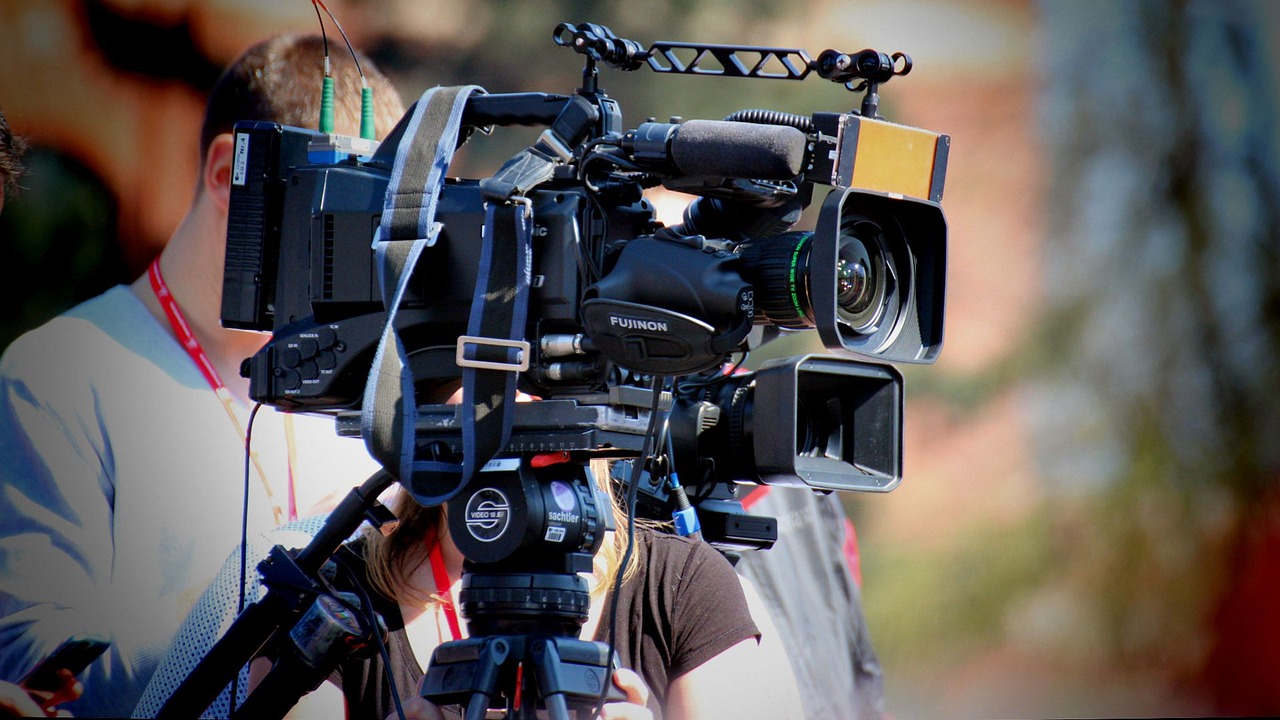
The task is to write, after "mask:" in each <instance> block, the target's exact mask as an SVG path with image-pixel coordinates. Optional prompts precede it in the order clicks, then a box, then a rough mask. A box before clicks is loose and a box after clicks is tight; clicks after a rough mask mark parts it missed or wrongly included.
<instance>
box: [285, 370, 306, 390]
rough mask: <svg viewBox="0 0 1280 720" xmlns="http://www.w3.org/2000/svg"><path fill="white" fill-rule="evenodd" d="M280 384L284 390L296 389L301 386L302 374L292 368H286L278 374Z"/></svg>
mask: <svg viewBox="0 0 1280 720" xmlns="http://www.w3.org/2000/svg"><path fill="white" fill-rule="evenodd" d="M280 384H281V385H283V386H284V389H285V390H297V389H298V388H300V387H302V376H301V375H299V374H298V373H297V372H295V371H293V370H286V371H284V372H283V373H281V375H280Z"/></svg>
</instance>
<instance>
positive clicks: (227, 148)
mask: <svg viewBox="0 0 1280 720" xmlns="http://www.w3.org/2000/svg"><path fill="white" fill-rule="evenodd" d="M234 156H235V141H234V138H233V136H232V135H231V133H222V134H220V135H218V136H216V137H214V138H213V140H212V141H210V142H209V151H208V152H207V153H206V154H205V161H204V171H203V172H202V174H201V178H200V182H201V184H202V185H203V186H204V191H205V192H206V193H208V195H209V197H210V198H211V199H212V200H213V201H214V203H216V204H217V206H218V207H219V208H221V209H222V211H223V212H224V213H225V212H227V207H228V206H229V205H230V204H231V163H232V160H233V159H234Z"/></svg>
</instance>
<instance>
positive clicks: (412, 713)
mask: <svg viewBox="0 0 1280 720" xmlns="http://www.w3.org/2000/svg"><path fill="white" fill-rule="evenodd" d="M401 707H403V708H404V717H405V720H444V713H442V712H440V708H438V707H436V706H435V705H434V704H432V702H431V701H430V700H427V699H426V698H421V697H416V696H415V697H411V698H409V699H407V700H405V701H404V702H403V703H401ZM387 720H400V716H399V715H398V714H396V713H391V714H390V715H388V716H387Z"/></svg>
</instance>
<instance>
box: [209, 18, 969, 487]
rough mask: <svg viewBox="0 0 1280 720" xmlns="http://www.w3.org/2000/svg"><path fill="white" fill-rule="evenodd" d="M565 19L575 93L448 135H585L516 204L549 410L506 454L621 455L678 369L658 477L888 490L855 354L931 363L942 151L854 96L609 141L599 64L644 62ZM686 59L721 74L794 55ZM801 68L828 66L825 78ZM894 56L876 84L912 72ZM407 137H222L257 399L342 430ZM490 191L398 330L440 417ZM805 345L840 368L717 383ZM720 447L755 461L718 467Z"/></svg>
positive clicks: (870, 390)
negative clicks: (660, 192)
mask: <svg viewBox="0 0 1280 720" xmlns="http://www.w3.org/2000/svg"><path fill="white" fill-rule="evenodd" d="M565 27H566V26H564V25H562V26H561V27H560V28H557V36H556V37H557V43H558V44H563V45H572V46H573V47H574V49H575V50H577V51H578V52H580V53H583V54H587V55H588V57H589V59H588V67H589V68H591V69H592V72H591V73H586V72H584V87H583V88H581V89H579V90H578V92H577V93H576V94H575V95H572V96H562V95H553V94H545V93H520V94H494V95H488V94H483V93H480V94H476V95H474V96H472V97H471V98H469V99H468V100H467V105H466V109H465V111H464V113H463V115H462V122H463V133H464V136H465V135H469V134H470V133H471V132H472V131H473V130H475V129H477V128H485V129H488V128H492V127H501V126H506V125H535V126H537V125H542V126H548V127H550V128H551V129H552V130H554V129H555V128H557V127H560V126H562V125H563V124H564V122H565V120H564V118H565V117H570V118H571V119H573V120H574V122H576V123H577V127H580V128H586V129H585V130H584V131H581V132H578V133H577V134H576V135H574V136H573V138H572V141H571V142H568V143H556V142H552V141H548V140H547V137H548V134H549V133H551V131H550V130H549V131H548V132H547V133H544V134H543V137H542V138H540V140H539V143H540V145H538V146H536V147H538V148H539V149H540V150H541V151H542V153H543V155H548V156H549V155H551V154H552V153H551V150H554V151H555V154H559V155H560V157H559V158H558V159H555V161H554V172H553V173H552V174H551V176H550V179H549V180H547V181H545V182H542V183H540V184H538V185H537V186H536V187H535V188H533V189H532V190H530V191H529V192H528V193H527V201H528V202H529V203H530V205H531V208H532V217H533V233H532V235H533V237H532V253H531V255H532V282H531V286H530V289H529V309H528V315H527V317H528V321H527V324H526V327H525V335H524V337H525V340H526V341H527V342H528V344H529V348H530V352H529V353H528V357H527V358H526V359H527V361H528V367H527V369H526V370H523V371H521V372H520V374H519V383H520V388H521V389H522V390H525V391H526V392H528V393H530V394H532V395H536V396H538V397H540V398H543V399H544V400H548V401H558V402H545V403H536V404H534V407H529V408H523V409H518V412H517V413H516V420H515V424H514V427H513V431H512V434H511V438H512V439H511V441H510V442H511V445H510V446H509V448H508V450H509V451H511V452H532V451H544V450H565V451H573V452H578V453H585V454H593V453H594V454H607V455H609V456H613V457H619V456H621V457H625V456H627V455H628V454H630V455H631V456H634V454H635V453H636V452H637V451H638V450H639V449H640V442H639V438H640V437H641V436H643V435H644V434H645V432H644V422H643V418H644V417H645V415H646V413H647V408H648V407H650V402H649V399H650V398H651V397H652V393H651V392H649V391H647V390H646V385H645V384H644V382H643V381H644V379H645V378H648V377H653V376H663V377H676V378H677V382H676V384H675V390H676V391H675V393H674V395H675V398H676V399H675V401H674V402H672V401H670V400H669V399H668V400H664V401H663V404H662V409H663V410H664V411H670V412H671V416H672V422H671V428H672V433H674V434H675V435H676V437H675V442H674V443H673V447H674V448H676V450H675V452H676V454H677V456H678V457H677V458H676V459H675V460H674V461H673V466H674V467H682V468H687V469H691V470H693V471H694V472H693V475H694V477H693V478H692V479H691V480H692V482H695V483H701V482H704V481H705V482H727V481H732V480H745V481H750V482H765V483H778V482H782V483H787V482H791V483H793V484H801V485H809V486H812V487H815V488H818V489H823V490H833V489H835V490H869V491H880V492H883V491H886V490H888V489H891V488H892V487H893V486H894V485H896V484H897V481H898V480H899V479H900V467H901V395H902V387H901V384H902V383H901V376H900V375H899V374H898V373H897V372H896V371H894V370H892V368H887V367H882V366H870V365H865V364H864V363H859V362H855V361H854V360H853V359H852V358H860V359H862V360H876V361H882V362H885V361H887V362H909V363H927V362H932V361H933V360H934V359H935V358H936V356H937V353H938V351H939V350H940V348H941V342H942V316H943V312H942V311H943V299H944V294H945V293H944V278H945V263H946V260H945V258H946V222H945V219H944V217H943V215H942V211H941V208H940V206H939V204H938V203H939V202H940V200H941V195H942V188H943V178H944V177H945V169H946V158H947V152H948V148H949V138H947V136H946V135H939V134H935V133H931V132H929V131H925V130H919V129H916V128H908V127H905V126H900V125H895V124H893V123H888V122H886V121H884V120H883V119H881V118H879V117H878V116H874V115H868V114H866V113H867V112H868V110H869V108H868V104H867V102H865V101H864V103H863V112H862V113H858V112H848V113H831V112H820V113H815V114H813V115H811V116H795V115H789V114H781V113H772V112H764V111H742V112H740V113H735V115H733V116H730V118H729V119H728V120H726V121H699V120H693V121H688V122H684V123H653V122H649V123H644V124H642V125H641V126H639V127H637V128H635V129H633V130H624V129H623V127H624V126H623V125H622V120H621V111H620V110H619V109H618V106H617V103H616V102H614V101H613V100H611V99H609V98H607V97H606V96H605V95H604V94H603V93H602V92H600V91H599V90H598V89H597V88H595V87H594V64H595V63H597V62H603V63H610V64H613V65H614V66H615V67H623V69H634V67H632V66H633V65H634V66H636V67H638V66H639V64H641V63H636V62H633V61H628V62H630V64H629V65H626V66H625V67H624V64H623V63H621V61H618V62H613V63H611V61H610V56H609V55H608V53H607V52H597V51H596V50H591V49H590V48H591V47H594V46H591V45H590V43H588V44H587V45H586V47H588V50H583V49H582V48H583V45H582V44H581V43H569V42H567V41H566V42H562V41H561V40H562V38H563V37H565V35H564V34H565V33H566V32H568V31H566V30H564V28H565ZM567 27H568V28H569V30H570V31H572V30H574V28H573V26H567ZM586 27H588V26H583V28H586ZM590 27H592V28H595V27H596V26H590ZM583 32H586V31H585V30H583ZM588 34H589V33H588ZM673 45H674V44H671V43H666V44H655V46H654V49H651V50H650V51H649V53H648V58H649V59H648V64H649V65H650V67H652V68H653V69H654V70H655V71H658V72H697V68H694V67H692V66H683V65H680V64H679V63H678V62H676V61H674V60H671V59H672V58H673V57H674V56H673V55H671V54H670V51H671V48H672V46H673ZM659 46H661V47H659ZM611 47H612V46H611ZM687 47H693V48H700V49H705V48H715V49H716V50H715V52H717V53H719V55H722V56H723V57H724V58H732V57H733V53H734V52H746V51H751V52H764V51H766V50H768V51H770V52H777V53H784V52H785V53H793V54H794V53H800V54H801V55H804V54H803V51H795V50H787V51H784V50H778V49H762V48H738V49H735V48H726V47H725V46H693V45H688V46H687ZM637 48H638V46H636V47H634V48H629V50H628V52H632V53H634V51H635V50H636V49H637ZM703 51H705V50H700V52H703ZM832 52H834V51H828V53H827V54H824V56H823V57H824V58H827V61H830V58H828V57H827V55H828V54H829V53H832ZM868 52H869V51H868ZM658 57H666V58H668V59H669V60H671V62H670V63H669V64H666V65H664V64H663V63H662V62H660V61H658V60H655V58H658ZM804 57H805V58H806V59H807V55H804ZM886 57H887V56H886ZM895 58H896V56H895ZM632 60H634V59H632ZM807 62H808V63H809V64H808V67H810V68H814V69H816V71H817V72H819V73H822V67H825V66H827V65H830V66H831V67H835V66H837V65H840V63H835V65H832V63H831V62H826V63H825V65H823V64H820V63H816V62H813V61H807ZM894 62H896V60H895V61H892V62H890V64H889V66H888V67H889V76H890V77H891V76H892V75H893V74H905V70H902V71H897V70H896V69H895V65H894ZM728 66H731V67H737V65H735V64H733V63H730V64H729V65H728ZM840 66H841V67H843V65H840ZM906 68H907V69H909V68H910V65H909V60H908V61H907V64H906ZM881 70H882V71H883V70H884V68H881ZM806 73H807V70H806ZM883 74H884V73H883V72H881V73H880V74H879V75H877V76H876V79H875V80H874V83H880V82H884V81H885V80H886V79H887V78H886V77H881V75H883ZM743 76H748V77H751V76H757V77H771V76H770V75H767V74H763V73H759V74H757V75H751V74H750V73H746V74H744V75H743ZM802 76H803V74H801V77H802ZM791 79H799V78H798V77H796V78H791ZM831 79H833V80H836V81H839V82H846V83H848V82H851V81H849V80H848V79H846V78H844V76H843V75H840V76H839V77H835V76H832V77H831ZM873 90H874V85H873V87H872V88H871V89H870V90H869V92H871V91H873ZM870 110H871V111H874V105H872V106H871V107H870ZM402 125H404V123H403V122H402ZM553 140H554V138H553ZM400 142H403V130H402V128H397V129H396V130H395V131H393V132H392V133H391V135H390V136H388V138H387V139H386V140H385V141H384V142H383V143H382V144H381V145H377V144H375V143H362V142H361V141H355V140H352V139H350V138H343V137H339V136H332V135H325V134H321V133H317V132H314V131H309V130H303V129H299V128H290V127H283V126H279V125H276V124H272V123H262V122H249V123H240V124H238V125H237V126H236V138H235V148H236V154H235V164H234V167H233V182H232V188H231V200H230V218H229V222H228V240H227V262H226V269H225V278H224V287H223V305H222V319H223V323H224V325H226V326H227V327H234V328H241V329H247V330H257V331H267V332H271V333H272V338H271V340H270V341H269V342H268V343H267V345H266V346H265V347H264V348H263V349H262V350H261V351H260V352H258V353H257V354H256V355H255V356H253V357H252V358H250V359H248V360H247V361H246V363H245V365H244V367H243V369H242V370H243V372H244V373H245V374H246V375H247V376H248V377H249V379H250V395H251V396H252V397H253V398H254V399H255V400H258V401H261V402H264V403H267V404H271V405H275V406H278V407H281V408H286V409H289V410H296V411H306V412H323V413H332V414H336V415H340V416H341V415H344V414H345V415H346V426H345V427H346V430H345V432H347V433H349V434H354V433H355V430H354V428H353V427H352V423H351V413H352V412H353V411H355V410H358V409H359V408H360V405H361V402H362V399H363V392H364V389H365V385H366V380H367V378H368V376H369V372H370V367H371V363H372V360H373V355H374V352H375V349H376V347H377V345H378V343H379V338H380V336H381V334H382V332H383V329H384V326H385V324H386V319H387V308H386V307H384V301H383V297H384V292H383V288H382V282H383V281H382V280H381V279H380V278H379V267H378V262H377V259H376V257H375V252H374V250H373V245H374V242H375V239H376V235H377V233H378V231H379V230H378V229H379V225H380V223H381V217H382V214H383V207H384V197H385V196H386V193H387V188H388V185H389V182H390V178H391V175H392V170H393V166H394V159H395V156H396V148H397V145H398V144H399V143H400ZM544 142H545V143H549V144H548V145H546V146H544V145H543V143H544ZM548 148H550V150H549V149H548ZM489 180H492V179H489ZM485 183H486V180H473V179H448V180H447V181H446V182H445V184H444V186H443V188H442V189H441V191H440V193H439V198H438V205H437V209H436V213H435V220H436V221H437V222H439V223H440V226H441V228H442V229H441V231H440V233H439V234H438V235H437V236H436V238H435V240H434V242H433V243H432V244H431V245H430V246H429V247H427V248H426V249H425V250H424V251H423V253H422V255H421V257H420V259H419V260H418V262H417V264H416V265H415V266H414V268H413V269H412V276H411V278H410V281H409V284H408V286H407V287H408V290H407V294H406V296H405V298H404V300H403V302H402V303H401V305H400V307H399V309H398V311H397V314H396V320H395V324H396V330H397V331H398V334H399V337H400V338H401V340H402V341H403V344H404V347H405V350H406V355H407V358H408V364H409V366H410V369H411V372H412V377H413V378H414V380H415V382H416V383H417V389H418V396H419V398H420V399H422V400H420V404H422V405H423V406H424V407H425V406H427V405H428V404H429V402H439V399H438V398H436V399H432V400H425V398H429V397H432V395H430V394H429V393H430V392H431V391H434V390H438V389H439V388H440V387H442V386H443V385H445V384H447V383H449V382H452V381H456V380H457V379H458V378H459V377H460V374H461V369H460V367H459V361H458V359H457V358H458V357H459V355H458V352H457V349H458V338H459V337H460V336H463V335H465V334H466V329H467V322H468V316H469V313H470V309H471V306H472V302H473V297H474V289H475V287H476V283H477V278H478V277H479V265H480V253H481V238H482V232H483V231H484V227H485V210H484V206H485V201H486V197H487V194H486V189H485V187H484V186H485ZM659 184H661V185H664V186H666V187H667V188H669V189H673V190H678V191H682V192H687V193H692V194H695V195H697V196H699V197H698V199H697V200H696V201H695V202H694V203H693V204H692V205H691V206H690V207H689V209H688V210H687V211H686V214H685V222H684V223H683V224H682V225H680V226H676V227H664V226H662V225H661V224H660V223H659V222H657V220H656V218H655V215H654V209H653V207H652V206H651V205H650V204H649V202H648V201H647V200H646V199H645V197H644V191H645V190H646V189H647V188H650V187H654V186H656V185H659ZM823 185H825V186H829V187H831V188H832V189H831V191H830V192H829V193H828V195H827V197H826V199H825V201H824V202H823V204H822V207H821V212H820V214H819V219H818V222H817V225H816V228H815V230H814V231H813V232H804V231H800V232H797V231H794V230H792V225H793V224H794V223H795V222H796V220H797V219H798V217H799V212H800V211H801V210H803V208H804V207H805V206H806V205H808V204H809V202H810V199H811V198H812V195H813V190H814V188H815V187H818V186H823ZM753 329H756V330H757V332H752V330H753ZM813 329H816V330H817V331H818V335H819V337H820V338H821V339H822V341H823V344H824V345H825V346H826V347H827V348H828V349H830V350H831V351H832V352H834V353H835V354H836V356H832V357H829V358H823V359H819V360H813V359H810V358H791V359H789V360H788V361H785V362H784V363H783V365H784V366H785V367H786V368H787V369H786V370H785V371H777V372H774V371H771V372H761V373H758V374H752V375H749V376H747V377H745V378H742V377H739V378H735V379H734V380H733V381H732V382H731V383H728V382H727V381H725V380H724V379H723V378H719V377H717V373H718V372H719V370H718V368H719V367H720V366H722V365H723V364H724V362H725V360H726V359H727V358H728V357H730V355H731V354H732V353H735V352H744V351H746V350H748V349H752V348H754V347H757V346H759V345H760V344H762V343H763V342H767V341H768V340H769V339H771V338H773V337H776V336H778V335H780V334H784V333H789V332H797V331H808V330H813ZM837 356H843V357H837ZM681 378H683V380H681ZM682 382H686V383H691V385H690V387H694V388H704V387H712V386H715V385H718V384H722V383H723V384H724V385H723V386H724V387H730V386H731V387H733V388H736V390H735V391H734V392H737V391H741V392H742V393H750V394H754V396H755V397H756V398H761V397H763V398H768V399H769V400H768V402H767V403H765V405H766V406H767V407H768V410H767V411H762V409H761V408H762V405H761V403H759V402H758V401H757V402H756V403H754V404H751V403H748V404H746V405H742V404H735V403H737V401H736V400H734V392H728V393H727V394H726V393H719V394H717V393H710V394H708V393H706V392H702V393H701V397H698V398H696V399H693V400H690V398H692V397H693V396H695V395H698V394H699V393H698V392H692V393H691V392H687V391H685V392H682V390H681V387H682V385H681V383H682ZM813 388H817V390H814V389H813ZM815 393H817V394H816V395H815ZM824 394H825V396H826V398H827V399H826V400H823V401H821V402H819V401H818V399H817V398H818V395H824ZM739 399H740V398H739ZM798 400H803V402H797V401H798ZM828 400H830V402H828ZM708 403H711V404H713V405H715V404H717V403H718V404H719V405H720V408H719V410H721V411H722V412H719V413H712V414H713V415H715V414H718V415H721V416H723V417H724V418H735V419H732V420H728V419H726V420H724V421H723V423H722V422H721V421H720V420H719V419H713V418H711V417H710V416H709V415H708V414H707V413H706V409H707V407H706V406H707V404H708ZM752 407H754V408H755V410H754V411H752V410H751V409H750V408H752ZM858 408H861V409H858ZM744 412H746V413H747V415H746V416H745V417H744V416H743V413H744ZM422 418H426V420H423V419H422ZM422 418H420V419H419V428H418V431H419V433H420V434H421V437H422V438H431V441H432V442H444V444H445V445H447V446H449V447H450V448H451V449H454V450H456V448H457V446H458V443H459V442H460V440H459V439H458V435H459V433H460V430H459V424H460V422H461V420H460V418H459V417H458V416H457V415H456V414H454V413H452V411H451V410H448V409H447V408H442V407H436V408H435V409H434V410H432V409H430V408H428V409H427V411H426V412H424V413H422ZM424 422H430V423H432V424H431V425H430V426H429V427H427V426H423V423H424ZM340 427H342V421H340ZM870 428H874V432H875V435H876V436H877V438H878V440H874V441H873V439H870V436H869V435H868V434H867V432H866V429H870ZM815 432H817V433H818V434H819V435H821V437H822V439H821V440H820V441H819V440H815V436H814V433H815ZM846 437H847V438H850V440H849V441H848V442H846V441H845V440H844V439H843V438H846ZM854 437H857V438H858V440H857V441H856V442H854V441H853V440H852V438H854ZM423 442H426V440H423ZM726 447H747V448H748V450H747V451H746V454H740V455H739V456H737V457H735V458H734V461H733V462H727V460H728V456H726V455H725V454H724V453H725V448H726ZM682 454H683V455H682ZM819 466H820V467H821V469H820V471H818V472H816V473H815V472H814V468H817V467H819ZM806 467H807V468H809V470H808V471H806V470H805V468H806ZM868 468H873V469H872V470H871V471H868Z"/></svg>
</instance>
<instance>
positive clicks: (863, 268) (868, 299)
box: [836, 223, 893, 333]
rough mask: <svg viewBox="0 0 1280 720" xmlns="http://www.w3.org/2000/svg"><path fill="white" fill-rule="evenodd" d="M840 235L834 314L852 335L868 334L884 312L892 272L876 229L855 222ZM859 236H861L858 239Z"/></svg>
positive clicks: (878, 322)
mask: <svg viewBox="0 0 1280 720" xmlns="http://www.w3.org/2000/svg"><path fill="white" fill-rule="evenodd" d="M849 230H850V232H849V233H842V234H841V235H840V240H839V243H838V245H837V249H836V253H837V260H836V314H837V316H838V318H839V319H840V321H841V322H843V323H844V324H846V325H848V326H849V327H850V328H851V329H852V330H853V331H854V332H857V333H867V332H872V331H874V330H875V329H876V327H877V326H878V325H879V324H880V321H881V319H882V317H883V316H884V310H885V295H886V294H887V293H888V290H889V285H890V283H892V281H893V278H892V273H891V271H890V267H889V265H888V263H887V262H886V259H885V252H884V248H883V247H882V245H881V240H880V237H879V232H878V231H879V228H877V227H876V226H875V225H872V224H871V223H859V224H857V225H854V226H853V227H851V228H850V229H849ZM859 233H861V235H862V236H864V237H865V236H870V237H865V239H864V237H859Z"/></svg>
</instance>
